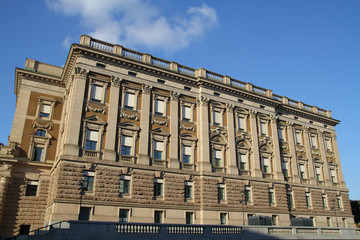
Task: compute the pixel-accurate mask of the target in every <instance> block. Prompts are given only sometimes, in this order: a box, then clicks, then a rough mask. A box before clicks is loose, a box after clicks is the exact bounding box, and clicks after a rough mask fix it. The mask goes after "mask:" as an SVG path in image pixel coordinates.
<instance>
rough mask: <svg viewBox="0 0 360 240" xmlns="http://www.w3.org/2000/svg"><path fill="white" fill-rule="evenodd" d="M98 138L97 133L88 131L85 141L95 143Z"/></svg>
mask: <svg viewBox="0 0 360 240" xmlns="http://www.w3.org/2000/svg"><path fill="white" fill-rule="evenodd" d="M98 137H99V132H98V131H93V130H88V131H87V136H86V139H87V140H90V141H97V140H98Z"/></svg>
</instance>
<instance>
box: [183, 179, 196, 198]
mask: <svg viewBox="0 0 360 240" xmlns="http://www.w3.org/2000/svg"><path fill="white" fill-rule="evenodd" d="M189 190H190V191H189ZM184 192H185V194H184V197H185V200H187V201H188V200H193V198H194V187H193V182H192V181H185V182H184ZM189 192H190V193H189Z"/></svg>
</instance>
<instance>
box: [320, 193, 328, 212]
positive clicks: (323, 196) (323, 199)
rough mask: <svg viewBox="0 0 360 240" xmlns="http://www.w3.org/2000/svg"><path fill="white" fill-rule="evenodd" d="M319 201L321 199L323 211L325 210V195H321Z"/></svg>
mask: <svg viewBox="0 0 360 240" xmlns="http://www.w3.org/2000/svg"><path fill="white" fill-rule="evenodd" d="M321 199H322V205H323V209H327V200H326V195H325V194H322V195H321Z"/></svg>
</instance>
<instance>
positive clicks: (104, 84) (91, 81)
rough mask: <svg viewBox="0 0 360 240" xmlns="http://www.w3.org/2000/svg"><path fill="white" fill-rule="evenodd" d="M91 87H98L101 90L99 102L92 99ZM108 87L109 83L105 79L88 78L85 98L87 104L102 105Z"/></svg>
mask: <svg viewBox="0 0 360 240" xmlns="http://www.w3.org/2000/svg"><path fill="white" fill-rule="evenodd" d="M93 86H98V87H101V88H102V93H101V99H100V101H94V100H93V99H92V89H93ZM108 86H109V82H108V81H107V80H106V79H99V78H95V77H90V78H89V85H88V97H87V100H88V102H89V103H96V104H102V105H104V104H105V101H106V92H107V88H108Z"/></svg>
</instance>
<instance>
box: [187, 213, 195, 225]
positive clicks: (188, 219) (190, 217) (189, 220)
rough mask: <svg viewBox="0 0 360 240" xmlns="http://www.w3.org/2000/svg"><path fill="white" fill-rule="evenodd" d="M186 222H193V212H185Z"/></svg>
mask: <svg viewBox="0 0 360 240" xmlns="http://www.w3.org/2000/svg"><path fill="white" fill-rule="evenodd" d="M185 214H186V216H185V217H186V224H194V213H193V212H186V213H185Z"/></svg>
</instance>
